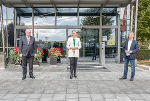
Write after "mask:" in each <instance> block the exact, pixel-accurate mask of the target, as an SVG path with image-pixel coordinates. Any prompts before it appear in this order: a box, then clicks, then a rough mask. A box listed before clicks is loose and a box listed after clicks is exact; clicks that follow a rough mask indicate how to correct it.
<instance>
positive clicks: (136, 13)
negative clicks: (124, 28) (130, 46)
mask: <svg viewBox="0 0 150 101" xmlns="http://www.w3.org/2000/svg"><path fill="white" fill-rule="evenodd" d="M137 16H138V0H136V5H135V23H134V24H135V25H134V39H135V40H136V33H137Z"/></svg>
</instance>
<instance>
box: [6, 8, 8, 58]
mask: <svg viewBox="0 0 150 101" xmlns="http://www.w3.org/2000/svg"><path fill="white" fill-rule="evenodd" d="M7 26H8V12H7V7H6V41H7V42H6V43H7V51H6V52H7V58H8V27H7Z"/></svg>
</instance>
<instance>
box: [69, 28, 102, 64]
mask: <svg viewBox="0 0 150 101" xmlns="http://www.w3.org/2000/svg"><path fill="white" fill-rule="evenodd" d="M72 30H73V29H69V30H68V37H70V36H71V33H72ZM75 30H76V31H77V33H78V37H79V38H80V40H81V44H82V48H81V49H80V57H79V59H78V63H90V64H91V63H99V30H98V29H75Z"/></svg>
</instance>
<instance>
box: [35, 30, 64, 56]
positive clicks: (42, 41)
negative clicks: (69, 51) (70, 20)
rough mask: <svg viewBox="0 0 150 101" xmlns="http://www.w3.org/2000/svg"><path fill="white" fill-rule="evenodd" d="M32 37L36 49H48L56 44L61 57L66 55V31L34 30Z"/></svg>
mask: <svg viewBox="0 0 150 101" xmlns="http://www.w3.org/2000/svg"><path fill="white" fill-rule="evenodd" d="M34 37H35V40H36V43H37V47H41V48H48V49H50V48H51V47H53V46H54V44H57V45H58V47H59V48H60V49H61V51H62V55H63V57H65V55H66V29H35V30H34Z"/></svg>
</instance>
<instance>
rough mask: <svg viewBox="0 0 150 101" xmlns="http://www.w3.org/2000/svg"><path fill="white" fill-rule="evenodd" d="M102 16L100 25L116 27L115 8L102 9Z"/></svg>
mask: <svg viewBox="0 0 150 101" xmlns="http://www.w3.org/2000/svg"><path fill="white" fill-rule="evenodd" d="M102 15H103V16H102V25H107V26H111V25H117V8H103V9H102Z"/></svg>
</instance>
